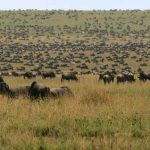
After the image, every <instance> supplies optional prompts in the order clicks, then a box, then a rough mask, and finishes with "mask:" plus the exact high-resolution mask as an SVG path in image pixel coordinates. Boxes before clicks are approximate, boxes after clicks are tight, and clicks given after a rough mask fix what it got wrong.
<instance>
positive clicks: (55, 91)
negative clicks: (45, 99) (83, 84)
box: [50, 86, 73, 98]
mask: <svg viewBox="0 0 150 150" xmlns="http://www.w3.org/2000/svg"><path fill="white" fill-rule="evenodd" d="M64 95H70V96H73V92H72V91H71V89H70V88H68V87H67V86H63V87H60V88H51V89H50V97H52V98H58V97H60V96H64Z"/></svg>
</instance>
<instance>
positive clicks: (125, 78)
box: [117, 72, 136, 83]
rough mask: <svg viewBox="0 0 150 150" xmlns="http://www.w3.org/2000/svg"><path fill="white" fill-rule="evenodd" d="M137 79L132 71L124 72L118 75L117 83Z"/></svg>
mask: <svg viewBox="0 0 150 150" xmlns="http://www.w3.org/2000/svg"><path fill="white" fill-rule="evenodd" d="M134 81H136V79H135V77H134V74H133V73H131V72H123V73H120V74H118V75H117V83H123V82H134Z"/></svg>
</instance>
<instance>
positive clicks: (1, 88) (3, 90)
mask: <svg viewBox="0 0 150 150" xmlns="http://www.w3.org/2000/svg"><path fill="white" fill-rule="evenodd" d="M9 91H10V89H9V86H8V85H7V84H6V83H5V82H0V94H7V93H9Z"/></svg>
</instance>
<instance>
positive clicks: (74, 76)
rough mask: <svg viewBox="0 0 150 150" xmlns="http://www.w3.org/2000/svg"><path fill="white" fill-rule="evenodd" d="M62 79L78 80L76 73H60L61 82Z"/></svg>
mask: <svg viewBox="0 0 150 150" xmlns="http://www.w3.org/2000/svg"><path fill="white" fill-rule="evenodd" d="M64 80H67V81H70V80H74V81H78V78H77V76H76V74H73V73H69V74H62V76H61V82H63V81H64Z"/></svg>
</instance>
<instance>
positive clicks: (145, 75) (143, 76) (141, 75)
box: [138, 71, 150, 81]
mask: <svg viewBox="0 0 150 150" xmlns="http://www.w3.org/2000/svg"><path fill="white" fill-rule="evenodd" d="M138 78H139V80H140V81H147V80H150V73H144V72H143V71H141V72H140V73H139V76H138Z"/></svg>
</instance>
